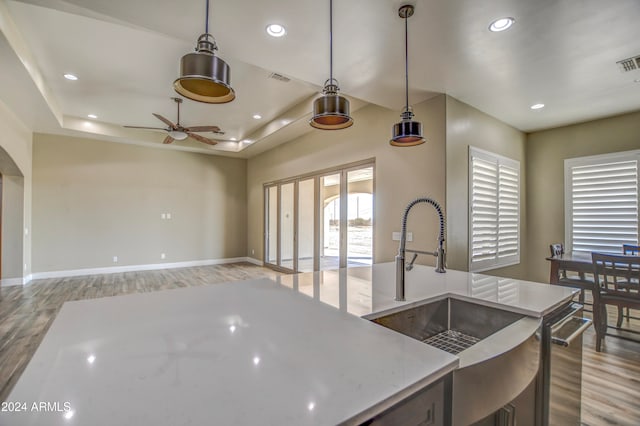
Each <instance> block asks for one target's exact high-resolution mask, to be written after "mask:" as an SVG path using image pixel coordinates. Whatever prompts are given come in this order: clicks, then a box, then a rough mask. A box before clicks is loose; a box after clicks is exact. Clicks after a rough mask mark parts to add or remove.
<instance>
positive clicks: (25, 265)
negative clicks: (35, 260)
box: [24, 263, 27, 271]
mask: <svg viewBox="0 0 640 426" xmlns="http://www.w3.org/2000/svg"><path fill="white" fill-rule="evenodd" d="M24 270H25V271H26V270H27V264H26V263H25V264H24Z"/></svg>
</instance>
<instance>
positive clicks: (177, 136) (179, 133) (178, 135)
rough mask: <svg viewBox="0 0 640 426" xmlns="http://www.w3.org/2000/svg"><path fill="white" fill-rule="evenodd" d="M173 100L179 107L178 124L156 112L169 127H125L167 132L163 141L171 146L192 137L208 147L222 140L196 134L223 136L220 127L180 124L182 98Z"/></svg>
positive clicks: (154, 114) (158, 117) (156, 115)
mask: <svg viewBox="0 0 640 426" xmlns="http://www.w3.org/2000/svg"><path fill="white" fill-rule="evenodd" d="M171 99H173V101H174V102H175V103H176V105H177V107H178V121H177V122H176V124H174V123H172V122H171V121H170V120H167V119H166V118H165V117H163V116H161V115H160V114H156V113H155V112H154V113H153V116H154V117H156V118H157V119H158V120H160V121H162V122H163V123H164V124H166V125H167V126H168V127H143V126H124V127H126V128H129V129H148V130H164V131H165V132H167V133H168V135H167V137H166V138H164V141H162V143H164V144H169V143H172V142H173V141H176V140H178V141H181V140H185V139H186V138H188V137H191V138H193V139H195V140H197V141H198V142H202V143H206V144H208V145H215V144H217V143H218V142H219V141H220V140H213V139H209V138H205V137H204V136H200V135H198V134H197V133H195V132H213V133H216V134H219V135H223V134H224V132H223V131H221V130H220V127H218V126H191V127H183V126H182V125H181V124H180V104H181V103H182V99H181V98H171Z"/></svg>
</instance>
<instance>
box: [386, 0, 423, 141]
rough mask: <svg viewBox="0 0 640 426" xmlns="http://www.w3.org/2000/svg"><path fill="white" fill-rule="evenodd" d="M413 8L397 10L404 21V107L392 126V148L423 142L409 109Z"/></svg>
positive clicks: (406, 7) (418, 126) (420, 126)
mask: <svg viewBox="0 0 640 426" xmlns="http://www.w3.org/2000/svg"><path fill="white" fill-rule="evenodd" d="M413 11H414V7H413V6H412V5H410V4H409V5H404V6H402V7H400V9H399V10H398V16H400V17H401V18H403V19H404V53H405V57H404V58H405V61H404V67H405V68H404V70H405V73H404V77H405V106H404V110H403V111H402V114H400V117H401V118H402V121H400V122H399V123H396V124H394V125H393V129H392V135H391V140H390V141H389V143H390V144H391V145H393V146H400V147H403V146H405V147H406V146H416V145H420V144H423V143H424V142H425V140H424V137H423V136H422V123H420V122H418V121H414V120H413V115H414V114H413V111H412V110H411V107H409V37H408V35H409V25H408V20H409V17H411V16H412V15H413Z"/></svg>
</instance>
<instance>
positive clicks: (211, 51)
mask: <svg viewBox="0 0 640 426" xmlns="http://www.w3.org/2000/svg"><path fill="white" fill-rule="evenodd" d="M206 2H207V12H206V18H205V31H204V34H202V35H201V36H200V37H198V41H197V45H196V49H195V50H196V51H195V53H187V54H186V55H184V56H183V57H182V59H181V60H180V77H179V78H178V79H176V81H174V82H173V88H174V89H175V91H176V92H178V93H179V94H181V95H182V96H184V97H185V98H189V99H191V100H194V101H199V102H205V103H208V104H224V103H227V102H231V101H232V100H234V99H235V98H236V94H235V92H234V91H233V89H232V88H231V83H230V77H231V70H230V69H229V65H227V63H226V62H225V61H223V60H222V59H220V58H219V57H217V56H215V51H216V50H218V46H217V45H216V41H215V39H214V38H213V36H212V35H211V34H209V0H206Z"/></svg>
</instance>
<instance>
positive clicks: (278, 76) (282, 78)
mask: <svg viewBox="0 0 640 426" xmlns="http://www.w3.org/2000/svg"><path fill="white" fill-rule="evenodd" d="M269 78H272V79H274V80H278V81H281V82H283V83H288V82H290V81H291V79H290V78H289V77H285V76H284V75H282V74H278V73H277V72H272V73H271V74H269Z"/></svg>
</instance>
